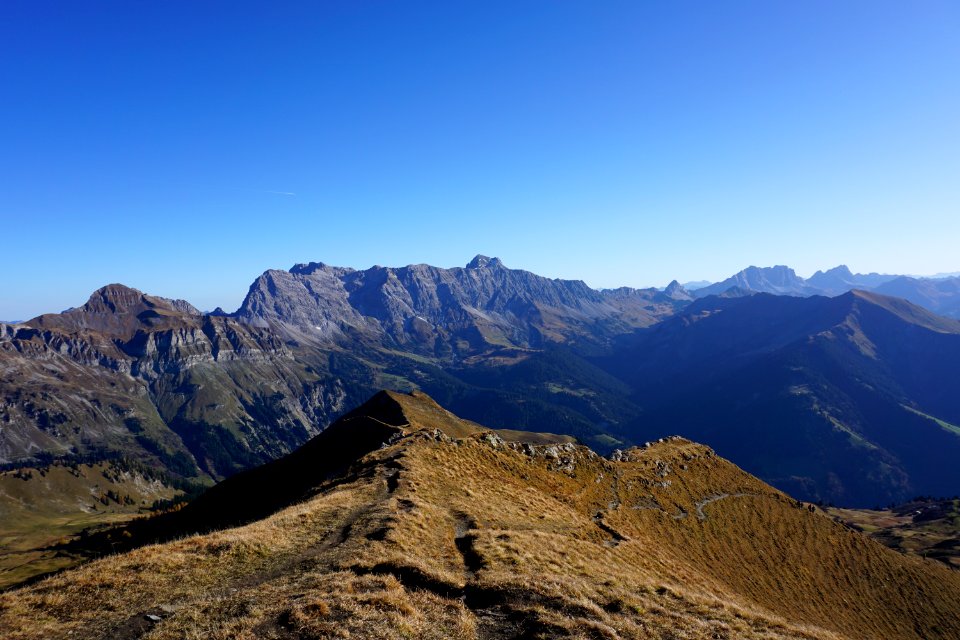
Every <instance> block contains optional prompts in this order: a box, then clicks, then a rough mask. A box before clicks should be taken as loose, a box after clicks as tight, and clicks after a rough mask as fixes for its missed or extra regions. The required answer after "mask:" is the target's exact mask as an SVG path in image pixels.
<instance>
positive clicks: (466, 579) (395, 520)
mask: <svg viewBox="0 0 960 640" xmlns="http://www.w3.org/2000/svg"><path fill="white" fill-rule="evenodd" d="M373 402H374V404H373V405H372V406H370V407H367V409H363V408H361V409H360V410H358V411H357V412H355V413H354V414H352V416H350V417H349V419H345V420H342V421H339V422H338V423H337V424H335V425H334V426H333V427H331V429H330V430H328V432H330V433H334V434H336V433H337V432H338V431H341V432H343V433H351V434H352V435H353V437H354V439H355V440H360V441H362V442H365V445H364V446H362V447H360V446H358V450H356V451H354V452H348V451H342V450H341V451H340V452H339V453H340V454H341V455H340V456H339V460H337V458H338V456H337V455H336V453H337V452H336V451H333V452H329V451H328V452H327V453H322V452H323V451H324V449H325V447H322V446H320V445H316V446H314V447H313V448H311V445H313V444H315V443H318V442H319V443H320V444H324V443H326V444H328V445H329V444H333V443H334V441H333V440H332V438H333V436H327V440H323V439H322V436H320V437H318V438H316V439H315V440H313V441H312V442H311V444H308V445H307V447H305V448H302V449H300V451H301V452H303V451H306V452H308V453H309V454H310V455H307V454H301V456H306V457H297V454H293V455H291V456H288V457H287V458H285V459H282V460H280V461H278V462H277V463H275V465H274V466H273V470H272V471H270V470H267V471H263V472H261V473H263V474H268V475H264V476H260V479H266V478H268V477H271V476H270V475H269V474H273V475H272V480H273V481H275V482H276V481H279V480H280V479H281V478H282V477H283V476H284V465H289V469H288V470H287V472H286V477H287V478H288V479H290V480H291V481H292V482H293V484H292V485H291V486H284V485H282V484H273V485H272V486H271V488H272V489H274V490H276V491H278V492H282V493H284V494H285V495H284V498H283V501H285V502H286V506H284V507H282V508H280V509H279V511H276V512H274V513H272V514H271V515H268V516H266V517H262V518H258V519H255V520H253V521H251V522H249V523H248V524H245V525H242V526H239V527H235V528H230V529H224V530H219V531H213V532H209V533H204V534H201V535H193V536H186V537H178V538H176V539H174V540H172V541H170V542H166V543H163V544H160V545H148V546H144V547H141V548H138V549H135V550H132V551H130V552H128V553H124V554H119V555H112V556H109V557H105V558H103V559H101V560H98V561H95V562H92V563H90V564H87V565H85V566H83V567H80V568H77V569H74V570H71V571H68V572H66V573H63V574H61V575H58V576H55V577H52V578H49V579H47V580H44V581H42V582H40V583H37V584H35V585H31V586H29V587H25V588H22V589H18V590H15V591H11V592H7V593H5V594H2V595H0V628H3V629H5V634H6V637H9V638H11V639H19V638H41V637H42V638H66V637H70V638H95V637H96V638H99V637H111V638H120V639H123V638H140V637H144V638H191V637H205V638H207V637H208V638H348V637H363V638H413V637H416V638H513V637H529V638H537V637H542V638H547V637H571V638H674V639H682V638H764V639H767V640H772V639H781V638H822V639H834V640H836V639H840V638H851V639H852V638H857V639H864V638H883V639H891V638H927V639H929V638H955V637H957V636H958V635H960V604H958V603H960V573H957V572H953V571H950V570H948V569H947V568H945V567H943V566H941V565H939V564H937V563H934V562H930V561H926V560H923V559H920V558H911V557H906V556H903V555H901V554H898V553H895V552H893V551H891V550H889V549H886V548H884V547H883V546H882V545H879V544H877V543H875V542H873V541H871V540H869V539H868V538H866V537H865V536H863V535H861V534H859V533H856V532H854V531H852V530H850V529H849V528H847V527H845V526H843V525H841V524H838V523H836V522H834V521H833V520H832V519H831V518H829V517H826V516H824V515H823V514H821V513H820V512H818V511H815V510H811V508H809V507H806V506H804V505H802V504H800V503H798V502H796V501H794V500H792V499H790V498H789V497H787V496H786V495H784V494H782V493H780V492H779V491H777V490H775V489H773V488H771V487H769V486H768V485H766V484H764V483H762V482H761V481H759V480H758V479H756V478H754V477H752V476H750V475H748V474H746V473H744V472H742V471H741V470H740V469H738V468H737V467H736V466H734V465H733V464H731V463H729V462H727V461H725V460H723V459H721V458H719V457H717V456H716V455H715V454H714V453H713V452H712V450H710V449H708V448H706V447H704V446H702V445H697V444H695V443H692V442H689V441H687V440H683V439H679V438H677V439H669V440H666V441H662V442H657V443H653V444H651V445H650V446H648V447H646V448H643V449H631V450H629V451H627V452H625V453H620V454H618V455H616V456H614V457H615V458H616V460H611V459H606V458H602V457H600V456H598V455H596V454H595V453H593V452H592V451H591V450H589V449H587V448H585V447H581V446H577V445H574V444H572V443H569V442H563V441H561V440H558V441H554V442H550V443H545V444H531V443H529V442H525V441H524V438H523V436H522V434H512V435H513V437H512V438H510V439H507V438H504V437H503V436H502V435H501V434H498V433H497V432H491V431H486V430H483V429H482V428H481V427H479V426H478V425H475V424H473V423H469V422H465V421H462V420H459V419H457V418H456V417H455V416H453V415H452V414H449V413H447V412H445V411H444V410H443V409H441V408H440V407H439V406H438V405H436V404H435V403H433V402H432V401H431V400H430V399H429V398H427V397H425V396H423V395H422V394H420V395H416V396H404V395H399V394H380V395H378V396H377V397H376V398H375V399H374V401H373ZM381 438H382V439H381ZM378 439H380V440H381V443H382V444H379V445H377V444H376V441H377V440H378ZM362 449H366V451H362ZM313 456H325V457H321V458H318V459H317V464H316V466H315V468H314V469H313V471H312V474H313V475H312V476H311V470H310V465H309V464H308V462H309V459H310V458H311V457H313ZM334 463H337V464H339V467H340V469H341V470H340V471H337V472H336V473H334V474H333V475H331V473H332V472H333V465H334ZM277 465H279V466H277ZM252 477H254V476H253V475H252V473H251V474H242V475H240V476H237V477H236V478H233V479H230V480H227V481H225V482H224V483H222V484H221V485H219V487H218V496H219V499H220V500H223V501H228V502H234V503H236V502H238V501H240V500H241V499H242V497H243V496H245V495H247V496H249V497H250V499H251V500H253V501H256V500H258V499H259V498H258V497H257V495H256V494H255V493H251V491H252V489H253V488H255V487H256V486H258V483H256V482H253V481H252V480H251V478H252ZM297 482H302V483H304V485H303V486H294V485H296V483H297ZM311 483H312V487H310V488H309V489H308V488H307V487H306V485H307V484H311ZM208 495H213V492H211V493H210V494H208ZM195 504H196V505H200V504H201V503H200V501H198V502H197V503H195ZM184 511H186V510H184ZM248 515H250V514H248ZM218 517H219V516H215V517H214V520H216V519H217V518H218ZM189 521H190V523H191V524H192V525H194V526H200V525H202V521H203V514H202V512H200V511H199V510H198V511H197V512H196V513H194V514H192V515H191V516H190V519H189ZM184 522H186V521H184ZM148 616H151V617H149V618H148Z"/></svg>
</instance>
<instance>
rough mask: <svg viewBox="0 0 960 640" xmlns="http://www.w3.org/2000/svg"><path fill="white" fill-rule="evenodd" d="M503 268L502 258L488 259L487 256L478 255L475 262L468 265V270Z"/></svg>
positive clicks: (472, 261)
mask: <svg viewBox="0 0 960 640" xmlns="http://www.w3.org/2000/svg"><path fill="white" fill-rule="evenodd" d="M496 268H503V262H501V261H500V258H488V257H487V256H484V255H480V254H477V255H476V256H474V258H473V260H471V261H470V262H468V263H467V269H496Z"/></svg>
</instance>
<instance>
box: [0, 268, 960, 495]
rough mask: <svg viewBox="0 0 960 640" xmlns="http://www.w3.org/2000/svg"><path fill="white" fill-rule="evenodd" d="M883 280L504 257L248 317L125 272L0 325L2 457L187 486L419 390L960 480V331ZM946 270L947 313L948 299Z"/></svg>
mask: <svg viewBox="0 0 960 640" xmlns="http://www.w3.org/2000/svg"><path fill="white" fill-rule="evenodd" d="M883 278H886V276H876V275H875V274H870V275H868V276H862V275H854V274H850V273H849V270H846V269H845V268H837V269H832V270H830V271H827V272H823V273H818V274H817V275H815V276H814V277H812V278H810V279H808V280H805V281H804V280H802V279H799V278H797V277H796V275H795V274H794V273H793V271H792V270H790V269H788V268H786V267H775V268H772V269H756V268H751V269H747V270H745V271H744V272H742V273H741V274H738V276H736V277H734V278H732V279H731V280H730V281H725V283H722V284H723V286H718V285H713V286H714V292H715V293H713V294H712V295H711V294H709V293H707V292H705V290H704V289H699V290H696V291H694V292H692V293H691V292H689V291H687V290H686V289H685V288H684V287H682V286H681V285H680V284H679V283H676V282H673V283H671V284H670V286H668V287H667V288H665V289H664V290H663V291H659V290H656V289H631V288H620V289H608V290H595V289H592V288H590V287H588V286H587V285H586V284H584V283H583V282H580V281H569V280H555V279H550V278H545V277H541V276H538V275H536V274H533V273H530V272H527V271H522V270H515V269H509V268H507V267H506V266H505V265H503V263H502V262H501V261H500V260H498V259H496V258H487V257H484V256H477V257H476V258H474V259H473V260H472V261H470V263H469V264H467V265H466V267H464V268H454V269H442V268H437V267H432V266H429V265H410V266H407V267H401V268H389V267H373V268H371V269H367V270H362V271H360V270H354V269H348V268H340V267H332V266H329V265H325V264H323V263H317V262H315V263H309V264H300V265H296V266H294V267H293V268H291V269H290V270H289V271H280V270H271V271H267V272H265V273H264V274H263V275H261V276H260V277H259V278H257V280H256V281H255V282H254V283H253V284H252V285H251V287H250V290H249V292H248V294H247V296H246V298H245V299H244V301H243V303H242V305H241V306H240V308H239V309H238V310H237V311H235V312H233V313H226V312H223V311H222V310H218V311H216V312H214V313H210V314H202V313H200V312H198V311H197V310H196V309H195V308H194V307H193V306H192V305H190V304H189V303H186V302H184V301H178V300H168V299H164V298H159V297H155V296H150V295H148V294H144V293H141V292H139V291H137V290H134V289H131V288H128V287H125V286H123V285H119V284H115V285H109V286H107V287H104V288H102V289H100V290H98V291H96V292H95V293H94V294H93V295H92V296H91V297H90V299H89V300H88V301H87V303H85V304H84V305H82V306H80V307H77V308H76V309H71V310H68V311H66V312H64V313H61V314H48V315H44V316H39V317H38V318H34V319H32V320H28V321H26V322H24V323H20V324H16V325H0V370H2V371H3V372H4V375H3V377H2V379H0V461H2V463H3V464H5V465H6V468H9V469H14V468H19V467H34V468H40V467H43V466H44V465H49V464H51V463H60V464H67V463H69V464H73V463H78V462H80V463H99V462H102V461H109V460H120V459H127V460H129V459H134V460H137V461H140V462H142V463H143V464H146V465H148V466H150V467H152V468H153V469H155V470H156V471H157V473H159V474H160V476H159V477H160V478H161V480H162V481H163V482H166V483H168V486H170V487H173V486H178V487H182V486H187V485H191V484H192V485H209V484H211V483H213V482H216V481H220V480H222V479H223V478H226V477H229V476H231V475H233V474H235V473H237V472H239V471H242V470H244V469H249V468H252V467H254V466H257V465H260V464H262V463H265V462H268V461H270V460H274V459H276V458H277V457H279V456H281V455H284V454H286V453H289V452H291V451H293V450H294V449H295V448H297V447H298V446H300V445H301V444H303V443H304V442H306V441H307V440H308V439H309V438H311V437H312V436H314V435H316V434H318V433H320V432H321V431H322V430H323V429H325V428H326V427H327V425H329V424H330V423H331V422H332V421H333V420H334V419H335V418H336V417H337V416H339V415H342V414H343V413H344V412H346V411H348V410H350V409H352V408H353V407H356V406H357V405H358V404H359V403H361V402H362V401H363V400H364V399H365V398H366V397H368V396H369V395H370V394H371V393H373V392H374V391H375V390H376V389H380V388H390V389H396V390H400V391H411V390H416V389H419V390H423V391H424V392H427V393H429V394H430V395H431V396H433V397H434V398H436V399H437V400H438V401H439V402H441V403H442V404H443V405H444V406H446V407H448V408H449V409H451V410H452V411H454V412H456V413H458V414H459V415H463V416H464V417H466V418H468V419H471V420H475V421H477V422H479V423H483V424H487V425H490V426H492V427H496V428H514V429H522V430H525V431H540V432H556V433H563V434H567V435H571V436H574V437H576V438H577V439H578V440H579V441H581V442H583V443H585V444H589V445H590V446H592V447H594V448H596V449H598V450H599V451H601V452H610V451H612V450H614V449H616V448H624V447H627V446H630V445H631V444H636V443H640V442H643V441H645V440H648V439H655V438H657V437H661V436H663V435H666V434H671V433H680V434H681V435H690V436H694V437H696V438H697V439H699V440H702V441H704V442H705V443H706V444H708V445H710V446H713V447H715V448H716V449H717V450H718V451H720V452H721V453H722V454H723V455H726V456H728V457H730V458H731V459H733V460H734V461H735V462H737V463H738V464H741V465H742V466H743V467H744V468H745V469H746V470H747V471H749V472H751V473H754V474H756V475H758V476H759V477H761V478H762V479H763V480H765V481H768V482H770V483H772V484H773V485H774V486H777V487H779V488H782V489H785V490H788V491H790V492H791V493H792V494H794V495H795V496H796V497H799V498H803V499H810V500H823V501H827V502H837V503H841V504H845V505H861V506H864V505H868V506H869V505H873V504H887V503H891V502H902V501H904V500H906V499H908V498H910V497H912V496H914V495H916V494H919V493H927V494H943V493H951V494H952V493H955V492H956V491H957V487H958V486H960V475H958V473H957V472H956V471H955V470H954V468H953V466H952V465H950V464H946V463H944V464H940V462H937V463H935V464H924V463H923V460H925V459H929V460H935V461H941V460H943V461H946V460H948V459H949V457H950V456H953V455H955V452H956V451H957V446H958V442H960V428H958V427H957V426H956V425H958V424H960V412H958V407H957V404H956V400H955V398H956V397H957V396H958V394H957V393H956V389H957V387H958V374H957V372H956V370H955V367H953V366H952V364H951V362H955V361H956V360H955V358H956V355H955V354H956V353H957V341H958V340H960V330H958V327H960V323H958V322H957V321H955V320H951V319H948V318H944V317H942V316H939V315H934V314H933V313H931V312H929V311H927V310H925V309H923V308H920V307H919V306H916V305H915V304H911V303H910V302H907V301H905V300H903V299H900V298H892V297H889V296H885V295H881V294H880V293H878V292H874V293H866V292H863V291H860V290H857V291H854V292H852V293H851V292H841V290H842V289H844V288H845V287H847V286H853V285H856V286H863V287H874V288H875V289H876V290H877V291H879V290H880V289H882V288H883V287H892V286H894V285H895V284H896V283H898V282H901V281H904V278H896V279H893V280H887V281H885V282H880V280H881V279H883ZM929 282H930V281H925V280H922V281H919V280H918V281H915V283H920V284H924V286H926V284H929ZM937 282H938V283H939V284H938V285H937V286H938V287H942V288H937V291H939V292H941V294H940V297H939V298H937V297H936V296H933V295H932V294H931V295H930V296H928V297H927V298H925V300H927V305H928V306H931V305H933V304H934V301H939V303H938V304H946V301H947V300H950V299H951V298H950V295H951V294H950V288H949V287H950V282H951V281H950V280H949V279H947V280H940V281H937ZM878 283H879V284H878ZM728 284H729V286H726V285H728ZM911 286H913V285H911ZM916 286H919V285H916ZM764 288H774V289H775V290H776V293H777V294H778V295H770V294H766V293H762V292H761V290H762V289H764ZM707 289H710V287H707ZM827 289H829V290H830V291H831V292H840V293H839V294H838V295H836V296H834V297H832V298H831V297H825V296H822V295H819V294H818V293H816V292H817V291H825V290H827ZM905 295H906V292H905ZM911 295H912V294H911ZM925 456H926V457H925ZM184 483H186V484H184ZM44 495H46V494H44ZM38 500H39V499H38ZM39 508H41V507H40V506H38V509H39ZM84 508H87V507H84Z"/></svg>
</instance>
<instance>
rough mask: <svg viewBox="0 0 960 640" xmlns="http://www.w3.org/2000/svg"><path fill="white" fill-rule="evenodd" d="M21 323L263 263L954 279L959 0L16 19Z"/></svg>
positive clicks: (130, 11)
mask: <svg viewBox="0 0 960 640" xmlns="http://www.w3.org/2000/svg"><path fill="white" fill-rule="evenodd" d="M0 233H2V234H3V236H2V249H0V273H2V274H3V277H2V280H0V318H3V319H24V318H28V317H31V316H33V315H36V314H39V313H41V312H47V311H59V310H61V309H63V308H65V307H68V306H73V305H79V304H81V303H83V302H84V301H85V300H86V298H87V296H88V295H89V293H90V292H91V291H92V290H94V289H95V288H97V287H99V286H102V285H104V284H106V283H109V282H123V283H125V284H128V285H131V286H134V287H137V288H139V289H142V290H145V291H148V292H150V293H155V294H158V295H164V296H172V297H173V296H175V297H183V298H186V299H188V300H190V301H191V302H193V303H194V304H196V305H197V306H198V307H200V308H202V309H211V308H213V307H215V306H217V305H221V306H223V307H225V308H227V309H228V310H232V309H234V308H236V307H237V305H238V304H239V302H240V300H241V299H242V297H243V295H244V293H245V292H246V288H247V287H248V286H249V284H250V282H251V281H252V280H253V279H254V278H255V277H256V276H257V275H258V274H260V273H261V272H262V271H264V270H265V269H268V268H289V267H290V266H291V265H293V264H294V263H297V262H307V261H311V260H315V261H324V262H328V263H331V264H337V265H343V266H352V267H357V268H365V267H368V266H371V265H374V264H382V265H391V266H399V265H404V264H409V263H418V262H427V263H430V264H435V265H438V266H458V265H463V264H465V263H466V262H467V261H468V260H469V259H470V258H471V257H472V256H473V255H474V254H476V253H484V254H487V255H495V256H499V257H501V258H502V259H503V261H504V262H505V263H506V264H507V265H508V266H511V267H518V268H525V269H529V270H531V271H535V272H537V273H540V274H543V275H547V276H551V277H564V278H577V279H583V280H585V281H586V282H587V283H589V284H591V285H592V286H596V287H609V286H619V285H632V286H650V285H663V284H666V283H667V282H668V281H670V280H671V279H673V278H677V279H679V280H681V281H685V280H695V279H710V280H719V279H722V278H724V277H726V276H728V275H730V274H732V273H734V272H735V271H738V270H739V269H741V268H743V267H745V266H748V265H750V264H756V265H759V266H768V265H773V264H789V265H791V266H793V267H795V268H796V269H797V271H798V272H799V273H800V274H801V275H804V276H807V275H810V274H811V273H812V272H813V271H815V270H816V269H818V268H827V267H831V266H835V265H836V264H839V263H846V264H848V265H850V267H851V268H853V269H854V270H855V271H882V272H896V273H934V272H940V271H956V270H958V269H960V251H958V245H960V4H958V3H956V2H926V1H923V0H920V1H918V2H902V1H897V2H882V1H873V0H871V1H869V2H846V1H844V2H834V1H829V2H817V1H812V2H810V1H804V2H787V1H783V2H780V1H774V2H771V1H769V0H763V1H759V2H745V1H739V0H731V1H729V2H713V1H704V2H697V3H693V2H682V1H681V2H655V1H650V2H646V1H644V2H639V1H636V0H631V1H629V2H607V1H604V2H596V1H593V0H589V1H582V2H575V1H566V0H551V1H549V2H546V1H544V2H540V1H536V0H523V1H522V2H518V1H510V2H495V1H492V0H484V1H482V2H447V1H443V2H440V1H437V2H408V1H404V2H385V1H360V0H343V1H338V2H321V1H311V2H303V3H295V2H275V3H265V2H257V3H249V4H245V3H242V2H236V1H230V2H200V1H197V0H193V1H190V2H174V1H164V2H129V1H127V0H124V1H122V2H114V3H107V2H98V1H96V0H89V1H86V2H72V1H67V0H63V1H61V2H50V1H44V0H8V1H6V2H3V3H0Z"/></svg>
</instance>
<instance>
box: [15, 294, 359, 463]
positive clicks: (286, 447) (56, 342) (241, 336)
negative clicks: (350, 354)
mask: <svg viewBox="0 0 960 640" xmlns="http://www.w3.org/2000/svg"><path fill="white" fill-rule="evenodd" d="M0 370H2V371H3V376H2V378H0V464H12V463H16V462H22V463H26V464H29V463H31V462H36V461H38V460H39V461H42V460H44V459H47V458H49V457H50V456H53V457H61V456H66V457H72V458H78V457H79V458H91V457H92V458H98V457H104V456H106V457H110V456H113V455H129V456H133V457H142V458H145V459H147V460H153V461H154V462H156V463H158V464H159V465H160V466H161V467H165V468H167V470H170V471H172V472H173V474H174V475H179V476H185V477H190V476H194V475H197V474H207V475H211V476H214V477H221V476H223V475H228V474H230V473H233V472H234V471H236V470H238V469H240V468H245V467H248V466H250V465H252V464H257V463H259V462H264V461H267V460H269V459H272V458H273V457H276V456H277V455H282V454H283V453H285V452H287V451H290V450H291V449H292V448H294V447H296V446H298V445H299V444H301V443H302V442H304V441H306V440H307V439H308V438H309V437H310V436H312V435H315V434H316V433H319V431H320V430H322V429H323V428H324V427H325V426H326V425H327V424H328V423H329V422H330V420H332V419H333V418H334V417H336V416H337V415H339V413H341V412H342V411H343V410H344V408H346V405H345V402H346V401H347V397H346V396H347V394H346V391H345V390H344V383H343V381H342V380H339V379H337V378H335V377H333V376H330V375H329V373H328V372H325V371H323V370H322V368H321V367H319V366H316V364H315V365H314V366H310V365H308V364H305V363H304V362H302V361H300V360H298V359H297V358H296V357H295V356H294V354H293V353H292V351H291V350H290V348H288V346H287V345H286V344H285V343H284V341H283V340H281V339H280V338H279V337H278V336H277V335H275V334H274V333H272V332H270V331H269V330H267V329H263V328H260V327H256V326H251V325H247V324H243V323H241V322H238V321H237V320H234V319H231V318H227V317H217V316H203V315H201V314H200V313H199V312H197V310H196V309H195V308H194V307H192V306H191V305H189V304H188V303H186V302H183V301H171V300H166V299H164V298H158V297H154V296H149V295H146V294H143V293H141V292H139V291H136V290H135V289H130V288H128V287H124V286H122V285H110V286H108V287H104V288H103V289H100V290H98V291H97V292H95V293H94V294H93V295H92V296H91V297H90V300H89V301H88V302H87V303H86V304H85V305H83V306H82V307H79V308H77V309H71V310H69V311H67V312H64V313H63V314H49V315H44V316H40V317H39V318H35V319H33V320H30V321H27V322H25V323H21V324H18V325H3V326H0Z"/></svg>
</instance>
